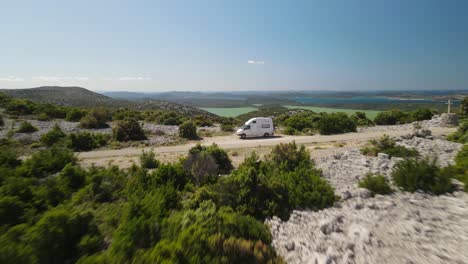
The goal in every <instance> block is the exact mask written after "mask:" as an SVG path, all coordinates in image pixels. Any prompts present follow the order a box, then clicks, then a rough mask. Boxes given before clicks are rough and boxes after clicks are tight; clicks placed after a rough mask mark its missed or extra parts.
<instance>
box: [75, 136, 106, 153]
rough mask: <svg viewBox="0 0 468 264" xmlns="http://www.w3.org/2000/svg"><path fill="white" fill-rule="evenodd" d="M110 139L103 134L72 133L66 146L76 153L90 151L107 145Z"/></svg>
mask: <svg viewBox="0 0 468 264" xmlns="http://www.w3.org/2000/svg"><path fill="white" fill-rule="evenodd" d="M109 139H110V136H109V135H106V134H101V133H90V132H80V133H71V134H69V135H68V137H67V142H66V145H67V147H68V148H70V149H72V150H74V151H89V150H92V149H95V148H99V147H102V146H105V145H107V142H108V141H109Z"/></svg>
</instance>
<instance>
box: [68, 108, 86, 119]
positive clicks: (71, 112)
mask: <svg viewBox="0 0 468 264" xmlns="http://www.w3.org/2000/svg"><path fill="white" fill-rule="evenodd" d="M85 115H86V111H85V110H82V109H78V108H70V109H68V111H67V114H66V115H65V120H67V121H70V122H78V121H80V120H81V118H83V117H84V116H85Z"/></svg>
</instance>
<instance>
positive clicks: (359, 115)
mask: <svg viewBox="0 0 468 264" xmlns="http://www.w3.org/2000/svg"><path fill="white" fill-rule="evenodd" d="M351 118H352V119H354V122H356V125H358V126H373V125H374V122H373V121H372V120H370V119H369V118H367V116H366V113H364V112H356V113H354V114H353V115H352V116H351Z"/></svg>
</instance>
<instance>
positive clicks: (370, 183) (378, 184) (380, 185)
mask: <svg viewBox="0 0 468 264" xmlns="http://www.w3.org/2000/svg"><path fill="white" fill-rule="evenodd" d="M358 185H359V187H361V188H366V189H368V190H369V191H371V192H372V195H375V194H390V193H392V188H391V187H390V185H389V183H388V181H387V179H386V178H385V177H384V176H383V175H372V174H367V175H366V177H365V178H364V179H362V180H360V181H359V183H358Z"/></svg>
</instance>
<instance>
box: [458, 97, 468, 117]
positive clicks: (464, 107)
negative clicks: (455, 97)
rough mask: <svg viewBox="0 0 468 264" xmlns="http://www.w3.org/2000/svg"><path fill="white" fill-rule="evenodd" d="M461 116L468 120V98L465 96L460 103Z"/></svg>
mask: <svg viewBox="0 0 468 264" xmlns="http://www.w3.org/2000/svg"><path fill="white" fill-rule="evenodd" d="M459 112H460V116H461V117H466V118H468V96H465V97H464V98H463V100H462V101H461V103H460V111H459Z"/></svg>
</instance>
